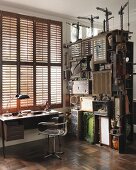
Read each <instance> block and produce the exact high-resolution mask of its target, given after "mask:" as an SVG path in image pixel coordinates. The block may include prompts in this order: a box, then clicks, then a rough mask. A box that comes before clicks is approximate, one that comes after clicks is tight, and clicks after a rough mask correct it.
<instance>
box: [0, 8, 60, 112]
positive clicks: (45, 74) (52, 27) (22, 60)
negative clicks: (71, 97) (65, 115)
mask: <svg viewBox="0 0 136 170" xmlns="http://www.w3.org/2000/svg"><path fill="white" fill-rule="evenodd" d="M0 12H1V13H0V20H1V22H0V31H1V34H0V39H1V42H0V43H1V48H0V54H1V58H0V70H1V71H0V82H1V83H0V85H1V93H0V99H1V100H0V109H1V110H0V111H1V113H2V112H3V111H6V110H7V109H8V110H10V111H12V110H13V111H17V110H18V108H19V107H20V109H26V108H30V109H36V108H38V106H39V105H41V104H44V103H45V102H46V101H47V100H48V101H49V103H50V104H51V107H60V106H62V90H63V89H62V23H61V22H58V21H51V20H46V19H40V18H36V17H29V16H23V15H19V14H14V13H10V12H3V11H0ZM17 93H19V94H28V95H29V96H30V99H24V100H18V102H17V99H16V97H15V96H16V94H17ZM17 104H18V106H17Z"/></svg>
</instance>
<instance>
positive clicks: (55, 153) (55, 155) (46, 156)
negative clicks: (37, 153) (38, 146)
mask: <svg viewBox="0 0 136 170" xmlns="http://www.w3.org/2000/svg"><path fill="white" fill-rule="evenodd" d="M63 153H64V152H53V153H49V154H47V155H45V156H44V158H48V157H50V156H54V157H56V158H58V159H60V160H61V159H62V158H61V157H60V156H59V155H58V154H63Z"/></svg>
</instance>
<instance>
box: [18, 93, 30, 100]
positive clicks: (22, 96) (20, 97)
mask: <svg viewBox="0 0 136 170" xmlns="http://www.w3.org/2000/svg"><path fill="white" fill-rule="evenodd" d="M15 97H16V98H17V99H28V98H30V97H29V96H28V95H27V94H22V95H21V94H17V95H16V96H15Z"/></svg>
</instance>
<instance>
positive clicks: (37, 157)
mask: <svg viewBox="0 0 136 170" xmlns="http://www.w3.org/2000/svg"><path fill="white" fill-rule="evenodd" d="M45 144H46V143H44V142H43V140H40V141H36V142H30V143H26V144H21V145H16V146H12V147H7V148H6V158H5V159H4V158H3V156H2V151H1V150H0V170H135V169H136V154H135V153H134V152H133V154H119V153H118V151H116V150H112V149H110V148H108V147H103V146H102V147H101V146H97V145H90V144H89V143H87V142H86V141H78V140H76V139H75V138H73V137H70V138H69V137H65V140H64V141H63V146H64V147H63V150H64V152H65V153H64V154H63V155H62V160H58V159H56V158H53V157H50V158H46V159H45V158H44V156H43V154H44V149H43V146H44V145H45Z"/></svg>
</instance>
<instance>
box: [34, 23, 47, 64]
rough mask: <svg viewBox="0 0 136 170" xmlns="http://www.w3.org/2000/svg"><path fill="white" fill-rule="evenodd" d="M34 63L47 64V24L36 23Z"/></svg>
mask: <svg viewBox="0 0 136 170" xmlns="http://www.w3.org/2000/svg"><path fill="white" fill-rule="evenodd" d="M36 62H42V63H43V62H44V63H47V62H48V24H47V23H42V22H38V21H37V22H36Z"/></svg>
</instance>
